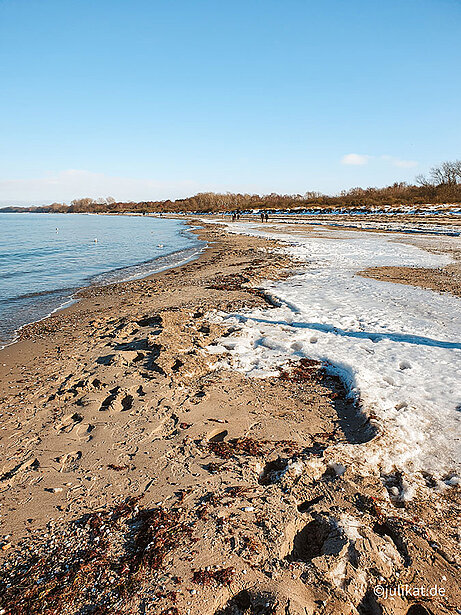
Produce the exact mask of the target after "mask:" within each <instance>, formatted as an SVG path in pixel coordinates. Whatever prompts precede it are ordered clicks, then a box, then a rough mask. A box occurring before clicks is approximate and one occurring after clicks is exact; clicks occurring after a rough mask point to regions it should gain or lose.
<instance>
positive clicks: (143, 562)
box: [0, 497, 224, 615]
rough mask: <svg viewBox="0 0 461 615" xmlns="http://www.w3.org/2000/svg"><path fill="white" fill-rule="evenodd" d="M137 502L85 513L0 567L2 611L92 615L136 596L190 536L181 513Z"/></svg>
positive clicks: (12, 614)
mask: <svg viewBox="0 0 461 615" xmlns="http://www.w3.org/2000/svg"><path fill="white" fill-rule="evenodd" d="M140 500H141V497H131V498H128V499H127V500H125V501H124V502H122V503H120V504H118V505H116V506H114V507H113V508H112V509H109V510H99V511H96V512H94V513H91V514H89V515H86V516H85V517H83V518H82V519H81V520H79V521H76V522H74V523H73V524H72V525H71V526H70V527H69V528H68V530H67V534H62V535H61V539H60V540H58V539H57V537H56V536H55V535H52V534H51V535H48V536H49V537H48V543H47V546H46V547H45V548H42V549H41V550H38V551H37V552H34V551H33V550H28V551H26V552H25V553H26V554H25V556H24V558H23V559H22V560H21V559H17V560H16V561H15V562H12V563H11V564H8V565H4V566H3V568H2V569H1V570H0V592H1V594H2V606H3V608H5V611H6V612H7V613H8V614H9V615H24V614H25V613H27V614H28V615H39V614H40V615H41V614H44V613H46V614H47V615H58V614H59V613H62V612H64V606H65V607H66V612H67V611H68V609H69V607H70V606H72V608H73V609H74V610H75V611H76V612H77V611H78V612H80V611H81V610H82V609H83V610H85V607H86V606H89V605H91V606H92V608H93V610H92V611H91V612H92V613H95V612H97V613H109V612H114V608H115V605H116V604H117V603H118V602H119V601H120V600H122V599H125V598H126V597H127V596H131V597H133V596H134V595H136V591H137V588H138V586H139V584H140V582H141V579H143V578H145V576H146V575H152V574H154V573H155V572H158V571H160V570H161V569H162V566H163V563H164V560H165V558H166V557H167V555H168V554H170V553H171V552H172V551H174V550H175V549H176V548H177V547H178V546H179V545H181V544H184V543H185V541H187V540H189V539H191V537H192V527H191V526H190V525H189V524H187V523H186V522H185V519H184V518H183V517H182V515H181V513H180V512H177V511H167V510H165V509H163V508H160V507H158V508H152V509H145V508H142V507H141V506H140ZM120 540H122V541H123V542H125V541H126V548H124V549H123V550H122V551H120V550H119V549H117V548H116V545H117V544H118V543H119V542H120ZM43 546H44V545H43ZM220 578H222V579H224V576H223V577H220V576H219V575H218V576H217V579H220ZM95 596H97V599H95ZM94 609H96V610H94ZM98 609H99V610H98Z"/></svg>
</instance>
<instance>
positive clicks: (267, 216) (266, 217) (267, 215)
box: [264, 211, 269, 222]
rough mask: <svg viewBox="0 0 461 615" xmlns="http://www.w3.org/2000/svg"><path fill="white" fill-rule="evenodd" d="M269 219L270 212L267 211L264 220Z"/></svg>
mask: <svg viewBox="0 0 461 615" xmlns="http://www.w3.org/2000/svg"><path fill="white" fill-rule="evenodd" d="M268 220H269V214H268V213H267V211H266V213H265V214H264V221H265V222H267V221H268Z"/></svg>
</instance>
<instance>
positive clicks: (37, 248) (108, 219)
mask: <svg viewBox="0 0 461 615" xmlns="http://www.w3.org/2000/svg"><path fill="white" fill-rule="evenodd" d="M203 245H204V243H203V242H201V241H199V240H197V239H196V237H195V236H194V235H193V234H192V233H190V231H189V230H188V227H187V226H186V225H185V224H184V223H183V222H181V221H180V220H169V219H166V218H154V217H149V216H143V217H140V216H98V215H87V214H28V213H24V214H6V213H5V214H0V346H1V345H2V344H5V343H8V342H10V341H12V340H13V339H14V336H15V331H17V329H18V328H20V327H21V326H23V325H24V324H27V323H30V322H34V321H36V320H40V319H41V318H44V317H45V316H47V315H48V314H50V313H51V312H53V311H54V310H56V309H58V308H60V307H63V306H64V305H66V304H68V303H70V302H71V301H72V295H73V294H74V292H75V290H76V289H78V288H80V287H82V286H86V285H91V284H96V285H103V284H108V283H111V282H116V281H121V280H130V279H134V278H140V277H143V276H146V275H148V274H150V273H153V272H155V271H160V270H161V269H165V268H167V267H173V266H175V265H177V264H179V263H181V262H184V261H186V260H189V259H191V258H194V257H195V256H196V255H198V253H199V252H200V251H201V249H202V248H203Z"/></svg>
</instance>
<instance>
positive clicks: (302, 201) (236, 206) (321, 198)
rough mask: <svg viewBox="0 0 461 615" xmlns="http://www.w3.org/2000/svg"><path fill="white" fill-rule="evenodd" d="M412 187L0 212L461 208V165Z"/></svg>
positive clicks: (85, 201)
mask: <svg viewBox="0 0 461 615" xmlns="http://www.w3.org/2000/svg"><path fill="white" fill-rule="evenodd" d="M415 181H416V184H407V183H405V182H396V183H394V184H392V185H391V186H386V187H385V188H351V189H350V190H344V191H342V192H341V193H340V194H339V195H337V196H328V195H325V194H321V193H319V192H306V193H305V194H275V193H272V194H266V195H263V196H260V195H258V194H241V193H237V194H234V193H230V192H227V193H225V194H219V193H215V192H201V193H199V194H195V195H194V196H191V197H188V198H184V199H176V200H175V201H171V200H165V201H141V202H117V201H115V199H114V198H112V197H107V198H99V199H91V198H89V197H85V198H81V199H74V200H73V201H72V202H71V204H70V205H65V204H63V203H52V204H51V205H47V206H44V207H27V208H24V207H6V208H3V209H2V210H0V211H22V212H23V211H35V212H58V213H86V212H90V213H103V212H113V213H123V212H137V213H150V212H199V213H211V212H228V211H236V210H238V211H245V210H251V209H268V210H278V209H296V208H299V209H309V210H312V209H314V210H325V211H329V210H336V209H342V210H352V209H357V208H358V209H362V208H364V209H365V208H367V209H368V208H373V209H381V208H385V207H390V208H393V209H398V208H399V207H402V206H403V207H405V206H413V207H415V209H417V208H418V206H423V205H427V204H442V203H461V160H455V161H452V162H443V163H442V164H441V165H439V166H437V167H433V168H432V169H431V170H430V172H429V175H428V176H427V177H425V176H423V175H419V176H418V177H416V178H415Z"/></svg>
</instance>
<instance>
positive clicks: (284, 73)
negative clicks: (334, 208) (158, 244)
mask: <svg viewBox="0 0 461 615" xmlns="http://www.w3.org/2000/svg"><path fill="white" fill-rule="evenodd" d="M460 31H461V2H460V1H459V0H430V1H429V0H399V1H394V0H386V2H384V1H382V0H379V1H378V0H348V1H346V0H324V1H323V2H318V0H317V1H315V2H314V1H311V0H260V1H257V0H232V1H230V0H229V1H227V2H225V1H224V0H213V1H211V0H169V1H167V0H165V1H156V0H110V1H109V0H97V1H95V0H92V1H89V0H0V70H1V74H0V76H1V81H0V83H1V92H2V93H1V97H0V109H1V112H0V139H1V140H0V143H1V147H0V202H7V201H24V202H50V201H53V200H58V201H61V200H65V201H69V200H70V199H72V198H75V197H79V196H86V195H88V196H107V195H112V196H114V197H115V198H119V199H122V200H127V199H134V200H137V199H156V198H166V197H168V196H171V197H173V198H174V197H180V196H185V195H188V194H192V193H194V192H197V191H203V190H220V191H227V190H229V191H243V192H259V193H268V192H273V191H274V192H281V193H304V192H306V191H307V190H320V191H322V192H327V193H336V192H338V191H340V190H341V189H343V188H349V187H352V186H359V185H360V186H369V185H375V186H380V185H386V184H388V183H392V182H393V181H404V180H406V181H412V180H413V178H414V176H415V175H416V174H418V173H421V172H423V173H424V172H426V171H427V170H428V169H429V168H430V167H431V166H432V165H434V164H437V163H438V162H440V161H442V160H450V159H456V158H460V157H461V151H460V150H461V79H460V69H459V67H460V66H461V42H460V40H461V37H460Z"/></svg>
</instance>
